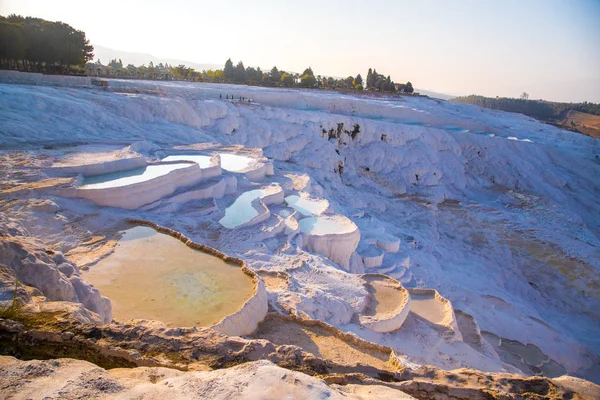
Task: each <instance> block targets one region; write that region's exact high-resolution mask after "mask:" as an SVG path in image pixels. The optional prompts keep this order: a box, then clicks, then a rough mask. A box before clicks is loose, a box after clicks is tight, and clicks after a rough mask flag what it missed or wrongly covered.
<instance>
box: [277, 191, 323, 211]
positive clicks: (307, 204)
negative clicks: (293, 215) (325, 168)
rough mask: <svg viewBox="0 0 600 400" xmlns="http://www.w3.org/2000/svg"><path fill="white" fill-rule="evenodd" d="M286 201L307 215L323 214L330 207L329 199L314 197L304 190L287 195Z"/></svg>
mask: <svg viewBox="0 0 600 400" xmlns="http://www.w3.org/2000/svg"><path fill="white" fill-rule="evenodd" d="M285 202H286V203H287V204H288V205H289V206H290V207H292V208H293V209H294V210H296V211H298V212H299V213H300V214H302V215H303V216H305V217H309V216H312V215H321V214H323V213H324V212H325V211H327V209H328V208H329V202H328V201H327V200H325V199H316V198H312V197H310V196H309V195H308V194H307V193H304V192H301V193H299V194H297V195H296V194H293V195H290V196H287V197H286V198H285Z"/></svg>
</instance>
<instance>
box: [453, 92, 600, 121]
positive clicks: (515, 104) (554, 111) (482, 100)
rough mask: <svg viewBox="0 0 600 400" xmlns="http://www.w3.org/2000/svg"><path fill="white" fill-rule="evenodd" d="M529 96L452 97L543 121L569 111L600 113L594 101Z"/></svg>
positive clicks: (456, 100)
mask: <svg viewBox="0 0 600 400" xmlns="http://www.w3.org/2000/svg"><path fill="white" fill-rule="evenodd" d="M528 97H529V96H523V95H521V98H519V99H515V98H507V97H497V98H491V97H484V96H476V95H470V96H462V97H457V98H455V99H452V101H455V102H457V103H466V104H474V105H476V106H480V107H486V108H492V109H494V110H502V111H508V112H515V113H521V114H524V115H528V116H530V117H533V118H536V119H539V120H543V121H556V120H560V119H563V118H564V117H565V116H566V114H567V113H568V112H569V111H571V110H574V111H579V112H583V113H588V114H593V115H600V104H595V103H588V102H587V101H586V102H583V103H557V102H552V101H543V100H528Z"/></svg>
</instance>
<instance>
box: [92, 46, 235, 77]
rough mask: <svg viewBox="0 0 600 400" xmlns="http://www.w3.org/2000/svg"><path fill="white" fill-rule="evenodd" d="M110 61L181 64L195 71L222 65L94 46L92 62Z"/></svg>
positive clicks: (221, 66)
mask: <svg viewBox="0 0 600 400" xmlns="http://www.w3.org/2000/svg"><path fill="white" fill-rule="evenodd" d="M112 59H117V60H118V59H121V61H123V65H127V64H133V65H135V66H139V65H142V64H146V65H148V64H149V63H150V61H152V62H153V63H154V64H158V63H163V64H165V63H167V64H169V65H173V66H176V65H179V64H183V65H186V66H188V67H191V68H194V69H195V70H196V71H203V70H209V69H216V68H223V64H210V63H206V64H200V63H195V62H191V61H185V60H177V59H173V58H160V57H156V56H153V55H152V54H145V53H134V52H129V51H122V50H115V49H109V48H108V47H103V46H98V45H94V61H97V60H101V61H102V63H103V64H108V63H109V61H110V60H112Z"/></svg>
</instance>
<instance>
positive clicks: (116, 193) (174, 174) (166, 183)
mask: <svg viewBox="0 0 600 400" xmlns="http://www.w3.org/2000/svg"><path fill="white" fill-rule="evenodd" d="M155 165H157V166H158V165H169V164H155ZM175 165H177V167H178V168H174V169H171V170H170V171H169V172H167V173H165V174H163V175H160V176H157V177H155V178H153V179H148V180H145V181H142V182H137V183H133V184H125V185H124V186H116V187H110V186H108V187H107V186H106V185H95V184H94V185H93V186H92V185H86V184H85V182H84V185H82V186H80V187H79V188H77V190H76V191H75V197H79V198H83V199H88V200H91V201H92V202H94V203H96V204H98V205H101V206H109V207H119V208H125V209H128V210H135V209H137V208H140V207H141V206H143V205H145V204H149V203H153V202H155V201H157V200H159V199H161V198H163V197H165V196H168V195H170V194H173V193H174V192H175V191H176V190H177V189H178V188H180V187H184V186H189V185H194V184H196V183H198V182H200V181H201V180H202V179H203V178H202V171H201V170H200V167H199V166H198V164H193V163H188V164H180V165H178V164H175ZM149 167H151V166H149ZM149 167H146V168H149ZM98 186H100V187H98Z"/></svg>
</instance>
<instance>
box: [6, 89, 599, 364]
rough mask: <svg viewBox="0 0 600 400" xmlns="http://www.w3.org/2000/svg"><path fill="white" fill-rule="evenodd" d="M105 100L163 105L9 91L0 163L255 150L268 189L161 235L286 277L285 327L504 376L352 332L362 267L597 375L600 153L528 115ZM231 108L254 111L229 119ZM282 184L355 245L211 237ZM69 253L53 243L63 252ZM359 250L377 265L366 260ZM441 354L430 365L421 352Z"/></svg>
mask: <svg viewBox="0 0 600 400" xmlns="http://www.w3.org/2000/svg"><path fill="white" fill-rule="evenodd" d="M110 82H111V83H110V84H111V85H112V87H113V89H112V90H115V91H116V90H118V89H119V88H126V87H130V86H136V88H137V87H139V88H149V89H151V88H156V89H158V90H159V91H160V93H161V94H162V95H161V96H160V97H159V96H153V95H150V94H136V95H131V96H121V95H117V94H114V93H111V92H104V91H89V90H80V89H77V88H75V87H45V86H35V87H34V86H24V85H0V110H2V111H0V113H1V117H2V118H0V129H1V130H2V132H3V135H2V136H0V145H3V146H5V147H6V148H7V149H11V148H19V147H22V146H24V144H25V143H27V142H32V143H34V146H32V149H33V150H31V152H32V154H43V155H46V154H48V153H47V152H46V151H45V150H44V149H41V148H40V147H41V146H39V145H38V144H37V142H43V141H59V142H60V141H62V142H73V141H86V140H97V139H98V138H102V140H103V141H106V142H111V141H118V142H119V143H123V142H124V141H125V142H130V143H133V142H139V141H140V140H145V141H146V142H145V143H146V144H145V145H144V146H141V145H140V146H139V148H138V147H136V149H137V151H139V152H140V153H142V154H143V155H144V156H146V157H148V159H149V160H150V159H156V158H154V157H156V154H154V151H156V147H158V148H160V150H161V151H164V152H167V149H169V151H171V150H172V149H173V147H180V146H181V145H191V144H193V143H200V142H206V143H208V142H210V143H217V144H220V145H224V146H229V147H232V148H235V147H237V146H238V145H243V146H246V147H252V148H262V149H263V152H264V156H265V157H268V158H269V159H272V160H273V164H272V165H273V172H274V173H275V176H273V177H271V176H269V174H268V173H265V175H264V176H262V177H261V176H259V177H258V178H262V179H263V180H261V182H260V184H252V182H250V181H252V179H254V178H252V179H249V178H251V177H246V176H243V174H237V175H236V176H237V178H236V181H235V183H233V182H231V181H228V182H227V183H226V185H225V186H226V187H227V188H228V190H229V191H227V190H226V189H224V188H223V187H222V186H223V185H222V184H220V186H217V184H215V186H214V188H213V189H210V190H209V189H208V187H206V188H204V187H197V188H196V189H197V191H198V192H197V193H195V194H193V195H192V194H186V193H179V192H178V193H176V194H175V196H174V197H172V198H169V199H164V198H163V200H165V201H166V202H168V201H169V200H172V201H173V202H174V204H176V205H177V207H176V208H173V210H175V209H176V210H177V212H173V213H171V212H167V211H165V212H164V213H160V212H156V213H154V214H152V217H153V218H155V219H156V220H157V221H159V222H163V223H164V224H165V225H166V224H168V225H169V226H170V227H173V228H174V229H176V230H180V231H185V232H186V233H187V234H189V235H190V237H194V238H195V239H197V240H198V241H199V242H204V243H210V244H212V245H214V246H215V247H218V248H219V249H220V250H222V251H224V252H227V253H228V254H235V255H236V256H239V257H240V258H243V259H244V260H246V261H247V262H248V265H249V268H251V269H252V268H256V269H259V268H261V269H265V270H269V271H279V272H285V273H288V274H289V275H290V277H291V278H290V282H291V283H290V285H289V286H288V288H287V289H286V290H285V291H281V293H277V294H275V295H272V293H270V296H272V298H274V300H273V302H274V303H273V302H272V303H273V304H275V306H276V307H277V309H281V310H284V311H286V312H297V313H298V315H302V316H304V317H307V318H315V319H322V320H324V321H327V322H329V323H331V324H333V325H336V326H337V327H340V328H341V329H344V330H347V331H352V332H355V333H356V334H357V335H359V336H361V337H363V338H365V339H367V340H372V341H376V342H378V343H382V344H386V345H389V346H391V347H393V348H394V349H395V350H396V351H398V352H401V353H403V354H406V357H407V358H408V359H409V361H411V362H416V363H419V364H426V363H431V364H435V365H438V366H442V367H444V368H458V367H464V366H475V367H477V368H482V369H486V370H490V371H491V370H501V369H502V368H505V367H504V365H503V364H502V362H501V361H498V360H497V359H495V358H493V359H492V358H490V357H488V356H485V355H483V356H482V355H481V353H480V352H479V350H477V349H474V348H473V347H472V346H470V345H469V344H467V343H466V342H461V341H458V340H457V341H455V342H452V343H449V342H447V341H445V340H444V339H443V338H442V339H440V337H439V334H438V333H437V332H436V331H435V329H433V328H430V327H428V326H426V324H420V323H418V322H415V323H414V324H409V323H405V324H403V325H402V326H401V328H400V329H398V330H396V331H393V332H389V333H386V334H385V335H384V334H381V333H380V332H374V331H371V330H365V329H361V328H360V327H359V326H357V325H352V322H351V321H352V320H353V316H355V315H356V314H357V313H360V312H361V310H363V308H364V307H363V306H364V304H365V302H366V300H365V299H366V296H367V293H366V292H365V290H364V288H363V287H362V283H360V280H358V279H356V276H355V275H353V274H350V273H348V270H349V271H350V272H352V273H361V272H363V271H364V268H365V266H367V267H371V268H369V272H375V273H378V272H381V273H385V274H386V275H389V276H391V277H393V278H395V279H397V280H398V281H400V282H401V283H402V284H403V285H404V286H406V287H410V288H412V287H420V288H434V289H435V290H437V291H438V292H439V295H440V296H442V297H443V298H445V299H447V300H448V301H450V302H451V304H452V307H454V308H456V309H459V310H461V312H464V313H467V314H468V315H470V316H472V317H473V318H474V320H476V321H477V324H478V327H479V328H480V330H481V331H482V332H489V333H491V334H493V335H496V337H498V341H499V342H500V341H501V340H502V339H501V338H503V339H507V340H512V341H518V342H520V343H523V344H527V343H530V344H534V345H536V346H538V347H539V348H540V349H541V351H543V353H544V354H546V355H547V356H548V357H549V358H551V359H553V360H555V361H557V362H559V363H560V364H562V365H563V366H564V367H565V368H566V370H567V371H568V372H570V373H572V374H578V375H579V376H593V375H594V373H593V368H594V365H596V364H594V363H597V360H598V354H600V339H598V338H600V332H599V330H598V323H597V321H598V320H599V319H600V314H599V312H600V311H599V310H600V303H599V302H598V300H597V299H598V293H597V288H596V287H595V286H596V285H594V283H595V282H597V281H599V280H600V272H599V271H600V264H599V262H598V257H597V253H598V251H597V249H598V248H599V247H600V239H599V238H600V228H599V227H600V213H598V212H597V210H598V209H599V207H600V204H599V203H598V195H597V194H598V193H599V192H600V186H599V183H598V179H597V177H598V176H599V175H600V164H598V162H597V156H598V154H600V141H598V140H596V139H592V138H589V137H585V136H582V135H579V134H576V133H573V132H568V131H563V130H560V129H557V128H555V127H552V126H549V125H545V124H541V123H539V122H537V121H534V120H532V119H530V118H528V117H524V116H522V115H516V114H509V113H503V112H499V111H493V110H486V109H481V108H479V107H474V106H468V105H463V104H455V103H450V102H444V101H437V100H431V99H427V98H413V97H402V98H389V99H386V98H377V99H374V98H370V97H367V96H365V97H362V96H360V97H359V96H345V95H340V94H337V93H330V92H325V91H298V90H279V89H269V88H251V87H245V86H235V85H232V86H230V85H211V84H192V83H179V82H178V83H156V82H137V81H136V82H132V81H112V80H111V81H110ZM67 84H68V82H66V83H65V85H67ZM220 91H221V92H223V93H225V92H228V93H229V94H234V95H236V96H237V95H243V96H245V97H248V98H253V99H254V101H255V102H256V103H260V104H253V105H247V104H245V105H243V104H238V103H233V102H227V101H220V100H219V99H218V94H219V92H220ZM509 138H516V139H517V140H513V139H509ZM159 143H160V145H158V144H159ZM215 151H219V150H215ZM169 154H171V153H169ZM261 156H262V155H261ZM35 163H38V164H35ZM32 164H35V165H39V166H40V168H42V167H43V168H48V167H50V165H45V164H43V162H42V161H39V162H38V161H35V162H33V161H32ZM3 165H4V168H5V169H7V168H9V167H10V168H13V167H12V165H14V163H13V164H10V162H9V161H5V162H4V164H3ZM19 173H22V171H19ZM18 179H19V177H18V175H7V180H11V181H12V180H14V181H17V180H18ZM277 179H279V181H277ZM284 179H288V180H289V181H288V182H284ZM273 182H277V183H280V182H281V186H282V188H284V191H287V192H286V193H285V195H286V196H287V195H290V194H293V193H292V189H293V190H295V191H303V192H307V193H309V194H310V195H311V196H314V197H320V198H324V199H326V200H327V201H328V203H329V204H330V210H328V211H331V212H334V213H337V214H339V215H343V216H345V217H346V218H349V219H350V220H351V222H352V224H353V225H355V226H356V230H355V232H354V233H352V232H346V233H344V234H339V233H335V235H336V236H337V237H336V238H335V239H334V238H333V237H330V235H334V234H333V233H332V234H321V235H305V234H304V233H302V238H301V239H302V240H296V239H292V238H293V237H294V235H295V233H296V217H297V218H298V222H299V225H302V221H304V219H301V218H300V216H299V215H297V216H286V217H281V216H276V215H273V213H271V214H270V215H269V216H268V217H267V218H265V219H262V220H260V221H256V222H257V223H256V224H254V225H251V226H247V227H245V228H242V229H239V230H228V229H226V228H224V227H222V226H221V225H219V224H218V220H219V218H221V217H222V216H223V213H224V207H223V204H222V203H221V202H223V203H227V205H229V204H231V203H230V202H232V201H234V199H235V197H234V196H238V195H239V194H241V193H242V192H243V191H247V190H253V189H257V188H260V187H263V186H265V185H268V184H269V183H273ZM208 184H209V183H208V182H207V185H208ZM210 185H211V187H213V186H212V182H211V183H210ZM259 185H260V186H259ZM209 192H211V193H209ZM24 193H25V192H24ZM190 193H191V191H190ZM227 194H230V195H231V197H226V195H227ZM25 195H27V196H36V195H38V194H37V192H34V191H32V192H31V193H30V194H23V196H25ZM45 195H46V194H44V196H45ZM221 195H223V196H225V199H224V200H220V201H219V202H216V203H217V204H216V205H214V204H213V208H212V210H213V212H212V213H206V214H203V215H199V211H198V210H199V209H200V208H201V207H204V206H205V204H203V203H202V204H200V203H199V202H200V201H201V200H203V199H206V198H211V197H213V198H219V197H221ZM11 196H12V195H11ZM38 196H41V195H38ZM48 196H52V195H51V194H50V195H48ZM144 196H145V195H144ZM144 196H139V197H140V198H143V197H144ZM177 196H181V197H177ZM117 197H118V196H117ZM123 197H125V196H123ZM52 200H53V201H55V202H57V203H60V205H61V207H65V208H67V209H68V211H69V212H70V213H72V214H73V215H81V214H83V213H89V212H97V213H99V214H100V216H99V217H98V219H99V220H100V221H95V220H94V221H92V222H93V223H94V224H95V225H93V226H94V227H98V226H103V224H104V222H105V221H106V220H109V219H110V218H117V217H112V216H110V217H109V216H107V214H104V211H103V210H102V208H85V209H84V208H83V206H81V205H80V204H75V203H74V201H75V200H72V199H59V198H55V197H53V198H52ZM87 207H91V206H87ZM265 208H266V209H267V210H269V209H270V207H269V205H266V204H265ZM8 211H10V213H11V217H12V216H14V218H22V220H23V221H25V222H24V223H27V224H29V225H28V229H31V231H32V232H35V233H36V234H38V235H40V236H43V237H46V236H45V235H46V232H42V231H40V230H39V228H38V227H39V226H40V223H39V222H40V221H43V222H45V223H47V224H50V225H51V224H58V222H57V221H60V220H61V218H62V219H64V220H67V219H68V218H67V217H68V215H69V214H68V213H58V214H59V215H60V217H59V216H57V218H55V219H51V218H48V219H44V220H39V221H38V220H36V219H35V218H32V215H31V214H25V213H24V211H23V210H20V209H18V208H16V206H15V209H10V210H9V209H7V212H8ZM3 212H4V210H3ZM121 212H122V210H115V209H113V213H116V215H117V216H118V218H121V217H126V216H130V215H131V214H133V215H134V216H135V215H137V214H136V213H138V211H135V210H132V211H131V212H130V214H123V213H121ZM33 214H35V215H37V214H36V213H33ZM63 214H64V215H63ZM35 215H34V217H35ZM264 215H266V211H265V212H264ZM284 219H287V223H286V222H284ZM61 228H62V225H60V226H59V227H58V228H56V231H57V232H61V233H62V231H61ZM298 229H300V227H299V226H298ZM286 234H287V235H290V237H289V238H287V237H286V238H283V236H284V235H286ZM58 236H59V235H58V234H54V235H53V236H51V237H50V238H49V239H48V240H51V241H53V243H56V242H59V241H60V239H59V238H58ZM344 236H345V237H344ZM299 239H300V238H299ZM359 240H362V241H361V246H362V245H363V244H366V245H369V246H371V247H373V248H377V249H379V250H381V253H382V254H383V257H382V258H381V256H380V255H379V253H378V254H377V256H376V257H370V256H369V255H368V254H367V257H366V259H363V257H362V256H363V254H361V253H360V249H361V248H360V247H359V248H357V245H358V242H359ZM298 244H301V246H297V245H298ZM331 261H333V263H332V262H331ZM334 263H335V264H334ZM378 264H379V265H378ZM340 267H341V268H342V269H340ZM59 278H60V276H58V278H56V279H55V281H56V282H62V281H61V279H59ZM57 285H58V286H60V285H59V284H57ZM58 286H57V287H58ZM67 286H68V285H67ZM69 290H70V289H61V291H62V292H61V293H63V295H64V296H65V298H67V297H69V296H72V294H73V293H72V292H73V291H72V290H71V291H69ZM409 318H410V315H409V316H408V317H407V320H408V319H409ZM413 322H414V321H413ZM417 328H418V329H417ZM436 335H437V336H436ZM455 337H457V336H455ZM490 337H492V336H490ZM465 340H466V339H465ZM434 341H435V343H439V346H437V347H436V349H435V351H434V350H433V349H432V347H431V346H430V345H428V344H430V343H432V342H434ZM505 342H506V341H505ZM590 371H592V372H590Z"/></svg>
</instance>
